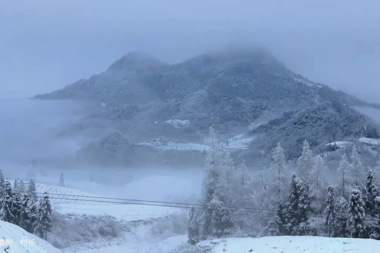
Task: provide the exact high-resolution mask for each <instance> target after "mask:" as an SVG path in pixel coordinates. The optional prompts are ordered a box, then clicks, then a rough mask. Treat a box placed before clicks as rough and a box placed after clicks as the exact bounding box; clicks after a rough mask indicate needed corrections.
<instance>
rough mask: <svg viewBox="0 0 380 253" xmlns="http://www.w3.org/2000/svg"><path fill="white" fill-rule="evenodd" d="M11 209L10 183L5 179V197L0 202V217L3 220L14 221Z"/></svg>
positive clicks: (11, 194)
mask: <svg viewBox="0 0 380 253" xmlns="http://www.w3.org/2000/svg"><path fill="white" fill-rule="evenodd" d="M12 210H13V192H12V187H11V184H10V183H9V182H8V181H5V197H4V199H3V201H2V203H1V209H0V218H1V220H3V221H6V222H9V223H14V221H15V215H14V214H13V213H12Z"/></svg>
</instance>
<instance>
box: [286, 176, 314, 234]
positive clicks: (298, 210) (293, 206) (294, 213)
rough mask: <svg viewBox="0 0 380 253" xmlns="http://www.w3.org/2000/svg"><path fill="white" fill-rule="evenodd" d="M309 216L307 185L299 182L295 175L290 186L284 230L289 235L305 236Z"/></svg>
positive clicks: (305, 182) (304, 182)
mask: <svg viewBox="0 0 380 253" xmlns="http://www.w3.org/2000/svg"><path fill="white" fill-rule="evenodd" d="M309 215H310V197H309V185H308V182H307V181H301V180H300V179H299V178H298V177H297V176H296V175H295V174H293V176H292V181H291V184H290V197H289V206H288V210H287V213H286V216H287V217H286V218H287V221H288V223H287V224H286V230H287V231H288V232H289V233H290V234H291V235H305V234H307V233H308V231H307V221H308V218H309Z"/></svg>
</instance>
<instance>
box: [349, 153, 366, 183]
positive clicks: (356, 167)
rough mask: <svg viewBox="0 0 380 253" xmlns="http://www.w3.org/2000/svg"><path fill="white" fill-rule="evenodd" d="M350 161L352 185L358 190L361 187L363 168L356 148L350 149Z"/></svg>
mask: <svg viewBox="0 0 380 253" xmlns="http://www.w3.org/2000/svg"><path fill="white" fill-rule="evenodd" d="M351 161H352V162H351V168H352V176H353V184H354V186H355V187H356V188H357V189H358V188H359V187H361V186H362V185H363V179H364V166H363V163H362V161H361V158H360V155H359V153H358V151H357V149H356V147H354V148H353V149H352V155H351Z"/></svg>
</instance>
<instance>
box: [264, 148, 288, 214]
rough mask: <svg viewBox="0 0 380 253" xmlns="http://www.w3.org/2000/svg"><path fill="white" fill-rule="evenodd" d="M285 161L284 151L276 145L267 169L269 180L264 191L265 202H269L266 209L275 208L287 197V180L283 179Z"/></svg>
mask: <svg viewBox="0 0 380 253" xmlns="http://www.w3.org/2000/svg"><path fill="white" fill-rule="evenodd" d="M285 169H286V159H285V154H284V149H283V148H282V147H281V144H280V143H278V144H277V147H276V148H275V150H274V151H273V154H272V163H271V166H270V169H269V177H270V178H269V179H268V183H269V184H268V186H267V189H266V191H267V192H268V194H266V195H267V196H268V197H267V201H268V202H269V204H268V206H267V208H273V209H275V208H277V207H278V205H280V204H282V203H283V202H284V201H285V199H286V195H287V189H288V185H287V180H286V177H285Z"/></svg>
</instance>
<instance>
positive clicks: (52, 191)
mask: <svg viewBox="0 0 380 253" xmlns="http://www.w3.org/2000/svg"><path fill="white" fill-rule="evenodd" d="M153 181H154V180H151V183H154V182H153ZM12 183H13V182H12ZM142 183H143V185H145V186H146V185H147V184H146V182H142ZM36 188H37V192H38V193H39V196H42V195H41V194H40V193H43V192H48V193H49V197H50V201H51V204H52V207H53V208H54V209H55V210H56V211H58V212H59V213H62V214H69V213H70V214H78V215H84V214H86V215H111V216H113V217H115V218H117V219H123V220H125V221H136V220H147V219H154V218H160V217H165V216H167V215H169V214H172V213H175V212H179V211H180V210H181V209H179V208H175V207H162V206H150V205H152V204H153V205H157V204H156V203H154V202H153V203H150V202H149V199H146V200H148V202H144V201H133V200H131V201H129V200H128V201H127V200H125V199H126V198H113V197H110V196H108V195H93V194H90V193H87V192H84V191H80V190H76V189H70V188H66V187H59V186H54V185H46V184H36ZM126 188H127V187H126ZM142 188H143V187H142V186H139V183H138V182H136V183H134V184H132V185H131V186H129V187H128V189H130V190H132V189H135V191H139V189H142ZM124 189H125V188H124ZM153 201H155V200H153ZM136 203H137V204H136Z"/></svg>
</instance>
